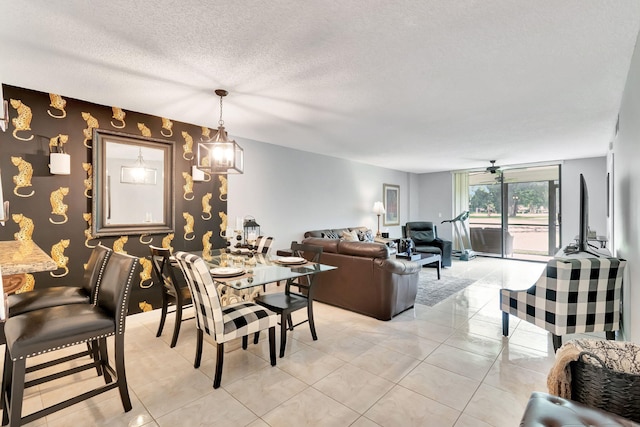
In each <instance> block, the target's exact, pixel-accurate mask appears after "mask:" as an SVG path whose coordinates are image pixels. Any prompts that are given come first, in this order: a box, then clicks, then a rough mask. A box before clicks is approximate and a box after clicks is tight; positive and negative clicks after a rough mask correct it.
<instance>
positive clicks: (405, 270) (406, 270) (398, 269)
mask: <svg viewBox="0 0 640 427" xmlns="http://www.w3.org/2000/svg"><path fill="white" fill-rule="evenodd" d="M374 263H375V265H376V266H377V267H378V268H380V269H382V270H384V271H388V272H390V273H393V274H400V275H406V274H415V273H419V272H420V270H421V268H422V267H421V266H420V264H418V263H417V262H413V261H408V260H401V259H394V258H387V259H381V258H376V259H375V260H374Z"/></svg>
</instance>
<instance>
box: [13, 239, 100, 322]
mask: <svg viewBox="0 0 640 427" xmlns="http://www.w3.org/2000/svg"><path fill="white" fill-rule="evenodd" d="M111 253H112V250H111V249H109V248H107V247H106V246H103V245H101V244H100V245H98V246H96V247H95V248H93V250H92V251H91V255H90V256H89V261H88V262H87V268H86V269H85V270H84V277H83V280H82V283H81V284H80V285H79V286H69V285H66V286H55V287H51V288H42V289H34V290H32V291H30V292H23V293H21V294H11V295H9V296H8V298H7V306H8V307H9V314H8V315H9V316H17V315H19V314H23V313H27V312H29V311H33V310H39V309H41V308H46V307H54V306H57V305H66V304H88V303H90V302H91V301H93V299H94V297H95V295H94V294H95V291H96V289H97V288H98V286H100V281H101V279H102V273H103V272H104V268H105V266H106V265H107V262H108V261H109V257H110V256H111Z"/></svg>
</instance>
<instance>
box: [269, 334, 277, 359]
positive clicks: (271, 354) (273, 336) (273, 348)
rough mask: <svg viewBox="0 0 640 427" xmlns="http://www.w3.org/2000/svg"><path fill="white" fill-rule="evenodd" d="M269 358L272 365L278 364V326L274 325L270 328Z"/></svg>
mask: <svg viewBox="0 0 640 427" xmlns="http://www.w3.org/2000/svg"><path fill="white" fill-rule="evenodd" d="M269 358H270V359H271V366H276V328H275V327H274V326H272V327H270V328H269Z"/></svg>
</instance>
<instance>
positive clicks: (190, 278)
mask: <svg viewBox="0 0 640 427" xmlns="http://www.w3.org/2000/svg"><path fill="white" fill-rule="evenodd" d="M175 257H176V261H177V262H178V264H179V265H180V268H181V270H182V273H183V274H184V277H185V280H186V281H187V285H188V286H189V290H190V291H191V298H192V300H193V305H194V307H195V309H196V327H197V334H198V335H197V344H196V358H195V361H194V363H193V367H194V368H198V367H200V360H201V358H202V341H203V336H204V333H206V334H207V335H209V336H211V338H213V339H214V341H215V342H216V344H217V356H216V373H215V378H214V380H213V388H218V387H220V381H221V379H222V363H223V360H224V343H226V342H228V341H231V340H233V339H235V338H242V348H243V349H246V348H247V336H248V335H250V334H255V333H259V332H260V331H263V330H266V329H268V330H269V355H270V361H271V366H275V364H276V346H275V341H276V325H277V324H278V315H277V314H275V313H273V312H272V311H269V310H267V309H265V308H263V307H261V306H259V305H257V304H254V303H252V302H247V301H243V302H240V303H236V304H232V305H228V306H225V307H222V306H221V305H220V297H219V295H218V291H217V288H216V285H215V283H214V282H213V279H212V278H211V273H210V272H209V268H208V267H207V264H206V263H205V262H204V260H203V259H202V258H200V257H199V256H197V255H193V254H190V253H187V252H176V254H175Z"/></svg>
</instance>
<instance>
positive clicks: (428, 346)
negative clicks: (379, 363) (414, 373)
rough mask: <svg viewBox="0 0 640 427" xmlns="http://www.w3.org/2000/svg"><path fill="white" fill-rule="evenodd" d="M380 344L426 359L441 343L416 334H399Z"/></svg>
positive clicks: (419, 358) (416, 357) (415, 357)
mask: <svg viewBox="0 0 640 427" xmlns="http://www.w3.org/2000/svg"><path fill="white" fill-rule="evenodd" d="M380 345H381V346H382V347H386V348H388V349H390V350H394V351H397V352H398V353H402V354H404V355H406V356H409V357H413V358H414V359H418V360H424V359H425V358H426V357H427V356H429V355H430V354H431V353H432V352H433V351H434V350H435V349H436V348H438V346H439V345H440V343H439V342H436V341H432V340H430V339H427V338H422V337H417V336H415V335H409V334H398V335H397V336H396V337H394V338H390V339H388V340H386V341H382V342H380Z"/></svg>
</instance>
